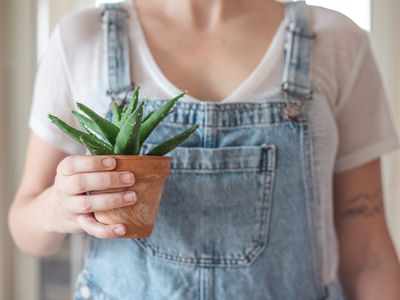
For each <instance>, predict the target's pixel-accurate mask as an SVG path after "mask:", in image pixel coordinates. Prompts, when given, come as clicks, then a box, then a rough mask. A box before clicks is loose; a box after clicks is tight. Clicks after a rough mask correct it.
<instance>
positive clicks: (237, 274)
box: [74, 2, 344, 300]
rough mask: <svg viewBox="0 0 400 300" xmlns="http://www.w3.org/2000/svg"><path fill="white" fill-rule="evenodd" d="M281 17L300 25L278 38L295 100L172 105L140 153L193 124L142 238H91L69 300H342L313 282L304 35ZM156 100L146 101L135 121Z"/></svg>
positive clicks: (286, 93) (288, 93) (315, 263)
mask: <svg viewBox="0 0 400 300" xmlns="http://www.w3.org/2000/svg"><path fill="white" fill-rule="evenodd" d="M288 7H291V8H289V11H290V13H288V14H287V18H288V20H289V21H292V20H293V19H292V18H293V16H296V17H299V16H300V20H301V21H299V22H296V23H295V24H298V26H297V27H295V28H293V26H292V27H289V30H288V33H287V35H288V39H287V43H286V46H285V49H286V54H285V55H286V58H287V57H289V58H288V59H285V72H284V73H285V74H287V77H286V79H287V78H291V79H293V80H295V81H296V82H289V83H290V84H293V87H294V88H297V87H298V86H301V87H304V89H296V90H291V89H290V86H289V89H288V90H285V89H283V90H282V93H279V94H278V95H275V97H277V99H273V100H274V101H269V100H272V99H266V100H265V101H263V102H260V103H226V104H223V103H219V104H216V103H208V102H204V103H191V102H185V101H179V102H178V103H177V104H176V105H175V108H174V109H175V111H174V112H173V113H172V114H171V115H169V116H168V117H167V118H166V119H165V120H164V121H163V122H161V124H160V126H159V127H158V128H157V129H156V130H155V131H154V132H153V133H152V134H151V135H150V137H149V138H148V140H147V141H146V143H145V144H144V147H143V149H142V153H144V152H145V151H147V150H148V149H149V148H151V147H153V146H154V145H156V144H159V143H160V142H162V141H163V140H165V139H167V138H168V137H170V136H173V135H175V134H178V133H180V132H182V131H183V130H185V129H187V128H188V127H189V126H191V125H192V124H195V123H197V124H199V125H200V127H199V129H198V130H197V131H196V132H195V133H194V134H193V135H192V136H191V137H190V138H189V139H188V140H186V141H185V142H184V143H183V144H182V145H180V147H178V148H177V149H175V150H173V151H172V152H170V153H169V154H168V155H170V156H172V162H171V174H170V176H169V177H168V179H167V182H166V184H165V189H164V192H163V195H162V201H161V205H160V209H159V212H158V216H157V222H156V225H155V227H154V231H153V234H152V235H151V237H149V238H147V239H113V240H101V239H96V238H91V240H90V249H89V252H88V254H87V257H86V260H85V266H84V269H83V271H82V273H81V275H80V277H79V278H78V281H77V283H76V289H75V295H74V299H76V300H81V299H82V300H83V299H94V300H111V299H112V300H136V299H140V300H142V299H146V300H152V299H154V300H156V299H157V300H163V299H168V300H178V299H179V300H186V299H199V300H211V299H216V300H224V299H229V300H230V299H255V300H258V299H260V300H261V299H263V300H264V299H265V300H294V299H295V300H303V299H304V300H322V299H329V300H342V299H344V298H343V296H342V293H341V289H340V284H339V283H338V282H333V283H331V284H330V285H325V284H324V283H323V281H322V276H321V266H320V264H321V262H320V259H319V253H318V251H319V246H318V244H319V241H318V239H317V235H316V231H317V228H316V225H315V224H317V223H316V222H315V220H313V216H314V215H313V211H314V210H315V206H316V205H317V204H316V201H317V200H316V199H315V197H314V187H313V173H312V161H311V147H312V145H311V134H310V124H309V122H308V118H307V110H306V109H305V108H306V107H307V106H306V105H303V101H306V100H304V99H305V98H307V97H306V96H309V95H310V93H309V92H310V91H311V89H310V83H309V74H308V73H309V62H310V59H309V56H310V50H311V46H310V45H311V42H312V38H310V37H311V36H310V35H308V34H305V35H303V34H301V35H298V34H297V33H298V32H299V31H300V32H302V33H304V32H307V31H306V29H307V27H306V25H307V23H305V22H304V20H305V18H306V15H305V14H304V12H306V6H305V4H304V3H303V2H301V3H300V4H298V3H297V4H295V5H288ZM296 12H298V14H296ZM289 24H291V23H290V22H289ZM294 29H295V30H294ZM293 30H294V31H295V34H293ZM290 36H291V37H292V38H290ZM294 36H296V37H295V38H293V37H294ZM302 45H303V46H302ZM300 48H301V49H300ZM304 49H305V50H304ZM293 62H295V63H293ZM283 82H285V78H284V79H283ZM165 101H167V100H163V99H150V101H148V102H147V103H146V105H145V107H144V110H145V114H147V113H149V112H150V111H152V110H154V109H156V108H158V107H160V106H161V105H162V104H163V103H165ZM311 101H313V100H311Z"/></svg>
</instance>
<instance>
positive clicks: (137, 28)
mask: <svg viewBox="0 0 400 300" xmlns="http://www.w3.org/2000/svg"><path fill="white" fill-rule="evenodd" d="M126 4H127V6H128V9H129V12H130V15H131V17H130V21H131V23H130V26H129V31H128V32H129V34H130V35H131V37H132V39H131V40H132V41H133V43H137V45H136V47H137V49H138V50H139V54H140V56H141V58H142V59H143V61H144V62H145V63H144V64H143V66H144V67H146V68H147V70H148V71H149V72H150V74H151V76H152V78H153V80H155V81H156V82H157V83H158V85H159V86H160V87H161V88H162V89H163V90H164V91H165V92H166V93H167V94H168V95H169V96H170V97H171V98H172V97H174V96H176V95H177V94H179V93H181V92H182V90H181V89H179V88H178V87H177V86H176V85H175V84H174V83H172V82H171V81H170V80H169V79H168V78H167V77H166V75H165V74H164V72H163V71H162V70H161V68H160V67H159V66H158V63H157V62H156V60H155V58H154V56H153V54H152V53H151V51H150V48H149V45H148V43H147V39H146V37H145V34H144V30H143V27H142V24H141V22H140V17H139V14H138V12H137V9H136V5H135V1H134V0H130V2H129V3H126ZM285 23H286V22H285V17H284V18H283V19H282V20H281V22H280V24H279V26H278V28H277V29H276V31H275V33H274V36H273V38H272V40H271V42H270V44H269V45H268V47H267V49H266V51H265V52H264V55H263V57H262V58H261V60H260V62H259V63H258V65H257V66H256V67H255V68H254V69H253V71H252V72H251V73H250V74H249V75H248V76H247V77H246V78H245V80H244V81H242V82H241V84H240V85H239V86H237V87H236V88H235V89H234V90H233V91H232V92H231V93H230V94H229V95H228V96H226V97H224V98H223V99H221V100H217V101H215V100H200V99H197V98H196V97H193V96H191V95H190V93H188V94H186V95H185V101H189V102H210V103H233V102H241V101H240V99H243V97H251V94H252V91H254V90H255V89H256V88H257V87H258V86H259V84H261V83H262V81H264V80H265V78H267V77H268V76H269V75H270V73H271V72H272V70H273V67H274V66H275V64H276V63H277V60H278V59H279V57H281V55H280V54H281V51H280V50H281V48H282V47H283V36H284V34H283V33H284V28H285Z"/></svg>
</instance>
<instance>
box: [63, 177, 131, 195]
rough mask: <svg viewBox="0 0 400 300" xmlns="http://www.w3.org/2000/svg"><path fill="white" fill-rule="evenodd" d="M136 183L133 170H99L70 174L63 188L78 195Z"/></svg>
mask: <svg viewBox="0 0 400 300" xmlns="http://www.w3.org/2000/svg"><path fill="white" fill-rule="evenodd" d="M134 183H135V177H134V175H133V174H132V173H131V172H97V173H84V174H75V175H72V176H68V177H66V184H65V185H64V186H63V187H62V188H64V191H65V192H66V193H69V194H71V195H76V194H81V193H85V192H90V191H103V190H107V189H114V188H123V187H129V186H132V185H133V184H134Z"/></svg>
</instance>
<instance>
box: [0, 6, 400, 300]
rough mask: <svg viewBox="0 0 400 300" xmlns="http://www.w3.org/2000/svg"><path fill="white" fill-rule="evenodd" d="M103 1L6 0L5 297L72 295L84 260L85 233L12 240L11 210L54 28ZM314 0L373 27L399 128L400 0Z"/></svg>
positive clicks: (1, 216)
mask: <svg viewBox="0 0 400 300" xmlns="http://www.w3.org/2000/svg"><path fill="white" fill-rule="evenodd" d="M102 2H112V1H99V0H98V1H96V0H0V145H1V146H0V199H1V201H0V223H1V224H0V300H55V299H56V300H64V299H70V291H71V282H73V281H74V278H75V276H76V274H77V271H78V270H79V267H80V258H81V252H80V249H81V244H82V240H81V238H80V237H79V236H78V237H74V238H72V239H71V238H70V239H68V240H67V242H66V243H65V245H64V247H63V250H62V251H61V252H60V253H59V254H58V255H57V256H54V257H51V258H46V259H34V258H31V257H27V256H25V255H23V254H22V253H20V252H19V251H18V250H17V249H16V248H15V247H14V246H13V244H12V241H11V239H10V236H9V233H8V230H7V210H8V207H9V204H10V202H11V201H12V197H13V194H14V192H15V190H16V188H17V185H18V182H19V179H20V176H21V172H22V167H23V163H24V154H25V149H26V142H27V136H28V126H27V122H28V114H29V111H30V106H31V95H32V87H33V82H34V77H35V72H36V66H37V63H38V61H39V59H40V57H41V55H42V53H43V50H44V49H45V48H46V45H47V42H48V39H49V34H50V32H51V31H52V29H53V27H54V26H55V24H56V23H57V22H58V20H59V19H60V17H62V16H63V15H65V14H68V13H70V12H73V11H75V10H79V9H84V8H86V7H93V6H96V5H100V4H101V3H102ZM307 2H309V3H310V4H314V5H319V6H325V7H328V8H332V9H335V10H338V11H340V12H342V13H344V14H346V15H348V16H349V17H350V18H352V19H353V20H354V21H355V22H356V23H357V24H359V25H360V26H361V27H362V28H364V29H365V30H367V31H370V32H371V35H372V40H373V44H374V47H375V53H376V56H377V60H378V63H379V65H380V68H381V72H382V75H383V77H384V80H385V84H386V89H387V94H388V96H389V100H390V105H391V109H392V116H393V119H394V120H395V122H396V123H397V124H396V126H397V129H398V131H399V132H400V118H398V116H399V115H400V84H399V83H400V82H399V78H400V55H399V53H400V35H399V34H398V28H400V18H398V13H399V12H400V1H399V0H351V1H348V0H309V1H307ZM383 167H384V183H385V200H386V212H387V216H388V221H389V225H390V230H391V234H392V237H393V238H394V240H395V243H396V247H397V249H398V250H399V253H400V218H399V212H400V153H399V152H398V153H394V154H391V155H389V156H386V157H385V158H384V166H383ZM32 242H35V241H32Z"/></svg>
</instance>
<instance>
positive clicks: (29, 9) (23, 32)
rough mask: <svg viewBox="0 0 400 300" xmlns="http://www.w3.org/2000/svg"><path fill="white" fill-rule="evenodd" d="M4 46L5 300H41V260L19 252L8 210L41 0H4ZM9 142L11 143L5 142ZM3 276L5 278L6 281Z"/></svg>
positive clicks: (19, 161)
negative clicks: (38, 0)
mask: <svg viewBox="0 0 400 300" xmlns="http://www.w3.org/2000/svg"><path fill="white" fill-rule="evenodd" d="M1 1H2V3H1V8H0V15H1V16H0V20H1V21H0V22H2V23H3V24H1V26H0V28H1V29H2V30H3V32H2V34H3V36H2V38H1V44H0V48H1V51H2V52H3V53H2V55H1V57H2V59H4V61H3V65H2V69H1V75H0V76H1V80H0V82H1V83H0V84H1V85H2V86H1V108H2V116H1V120H0V122H1V123H2V124H1V129H2V132H1V133H0V134H1V135H2V136H1V141H2V143H1V147H0V148H1V151H2V153H1V158H2V161H1V164H2V167H1V170H2V171H4V175H5V178H3V180H1V183H2V184H3V185H4V186H2V187H1V189H0V191H1V201H0V205H1V207H0V214H1V216H0V222H1V227H0V229H1V233H0V237H1V244H2V247H1V249H2V251H3V253H0V254H2V255H1V259H3V261H2V263H3V264H4V265H3V266H2V267H1V269H0V285H3V287H1V288H0V299H2V300H3V299H4V300H17V299H18V300H19V299H21V300H22V299H25V300H36V299H37V297H36V295H37V287H38V285H37V282H36V281H35V278H36V277H33V276H31V274H36V273H37V270H38V269H37V261H36V260H35V259H32V258H29V257H27V256H25V255H22V254H21V253H20V252H18V251H17V250H16V249H15V248H14V247H13V246H12V245H13V244H12V243H11V240H10V238H9V235H8V231H7V226H6V224H5V223H6V220H7V218H6V213H7V209H8V206H9V204H10V202H11V200H12V197H13V194H14V192H15V190H16V187H17V185H18V181H19V178H20V176H21V172H22V166H23V163H24V161H23V158H24V153H25V151H26V140H27V136H28V128H27V123H26V120H27V118H28V112H29V109H30V103H31V92H32V80H33V74H34V68H35V66H36V59H35V27H36V26H35V9H34V7H35V1H30V0H12V1H9V0H1ZM4 141H5V142H4ZM1 279H2V280H1Z"/></svg>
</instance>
